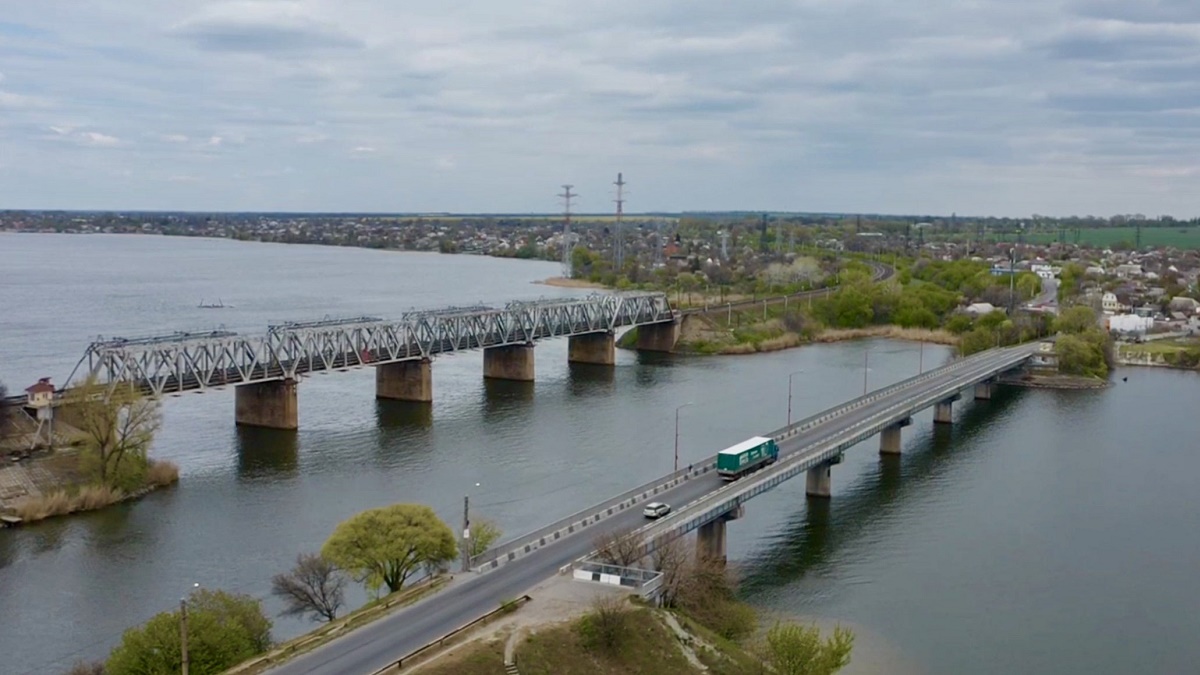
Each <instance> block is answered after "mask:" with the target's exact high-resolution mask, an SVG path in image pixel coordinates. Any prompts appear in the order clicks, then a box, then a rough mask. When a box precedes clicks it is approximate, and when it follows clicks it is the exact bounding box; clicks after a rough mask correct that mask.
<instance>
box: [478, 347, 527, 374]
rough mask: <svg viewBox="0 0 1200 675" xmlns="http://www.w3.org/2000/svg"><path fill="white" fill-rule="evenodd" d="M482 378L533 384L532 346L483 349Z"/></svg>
mask: <svg viewBox="0 0 1200 675" xmlns="http://www.w3.org/2000/svg"><path fill="white" fill-rule="evenodd" d="M483 376H484V377H487V378H490V379H493V380H515V381H517V382H533V345H508V346H507V347H488V348H487V349H484V350H483Z"/></svg>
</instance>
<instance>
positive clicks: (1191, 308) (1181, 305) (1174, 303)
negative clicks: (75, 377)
mask: <svg viewBox="0 0 1200 675" xmlns="http://www.w3.org/2000/svg"><path fill="white" fill-rule="evenodd" d="M1167 308H1168V309H1170V310H1171V311H1172V312H1186V313H1188V314H1195V313H1196V309H1197V308H1200V302H1196V300H1195V299H1194V298H1189V297H1187V296H1183V295H1180V296H1177V297H1174V298H1171V302H1170V303H1169V304H1168V305H1167Z"/></svg>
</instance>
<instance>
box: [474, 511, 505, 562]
mask: <svg viewBox="0 0 1200 675" xmlns="http://www.w3.org/2000/svg"><path fill="white" fill-rule="evenodd" d="M502 536H504V530H501V529H500V526H499V525H497V524H496V523H494V522H493V521H491V520H489V519H487V518H478V519H477V518H474V517H472V518H471V538H470V540H468V542H467V551H468V552H469V553H470V555H471V557H472V558H474V557H475V556H477V555H481V554H483V553H484V552H486V551H487V550H488V549H489V548H491V547H492V544H494V543H496V541H498V540H499V539H500V537H502Z"/></svg>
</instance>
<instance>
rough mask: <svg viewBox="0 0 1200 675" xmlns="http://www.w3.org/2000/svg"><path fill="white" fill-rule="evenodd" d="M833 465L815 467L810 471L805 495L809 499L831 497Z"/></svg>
mask: <svg viewBox="0 0 1200 675" xmlns="http://www.w3.org/2000/svg"><path fill="white" fill-rule="evenodd" d="M832 466H833V465H831V464H822V465H820V466H814V467H813V468H811V469H809V470H808V479H807V480H806V481H805V486H804V494H806V495H808V496H809V497H824V498H828V497H829V492H830V483H831V481H830V473H831V472H832Z"/></svg>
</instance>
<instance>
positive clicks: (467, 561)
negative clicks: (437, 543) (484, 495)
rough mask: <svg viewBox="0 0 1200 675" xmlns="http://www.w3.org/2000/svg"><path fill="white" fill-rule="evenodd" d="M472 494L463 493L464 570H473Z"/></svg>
mask: <svg viewBox="0 0 1200 675" xmlns="http://www.w3.org/2000/svg"><path fill="white" fill-rule="evenodd" d="M470 512H471V495H463V543H462V571H463V572H470V571H471V517H470V516H469V515H468V514H469V513H470Z"/></svg>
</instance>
